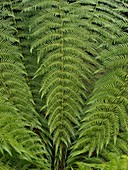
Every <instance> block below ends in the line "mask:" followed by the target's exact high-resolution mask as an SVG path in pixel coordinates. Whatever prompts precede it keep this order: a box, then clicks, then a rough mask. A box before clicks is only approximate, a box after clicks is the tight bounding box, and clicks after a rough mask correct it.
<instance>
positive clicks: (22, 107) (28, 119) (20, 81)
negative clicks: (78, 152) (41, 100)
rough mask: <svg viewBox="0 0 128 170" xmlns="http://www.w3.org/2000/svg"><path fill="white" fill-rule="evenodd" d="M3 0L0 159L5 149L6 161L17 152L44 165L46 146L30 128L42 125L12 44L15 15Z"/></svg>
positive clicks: (45, 162)
mask: <svg viewBox="0 0 128 170" xmlns="http://www.w3.org/2000/svg"><path fill="white" fill-rule="evenodd" d="M4 2H5V3H2V5H1V11H2V13H1V24H0V47H1V51H0V128H1V131H0V155H1V156H2V155H3V156H2V161H3V162H4V161H5V160H6V158H7V156H6V157H5V156H4V155H6V152H7V153H8V154H9V155H10V157H8V159H7V160H8V161H9V160H11V157H12V156H13V155H15V156H16V155H17V158H18V159H19V160H20V159H23V160H27V161H28V165H31V164H33V163H32V160H33V162H36V164H37V166H38V165H40V164H41V166H43V167H45V168H46V169H47V167H48V163H47V160H46V159H45V158H44V155H47V153H46V152H45V146H44V144H43V143H42V142H41V140H40V138H39V137H38V136H37V135H36V133H34V132H33V131H32V129H33V128H39V129H41V124H40V122H39V120H38V118H39V116H38V114H37V113H36V111H35V110H34V107H33V99H32V96H31V92H30V89H29V87H28V86H27V83H26V80H25V76H26V72H25V68H24V66H23V64H22V62H21V58H22V57H23V56H22V55H21V53H19V51H18V48H17V46H16V45H15V44H16V43H19V41H18V40H17V39H16V38H15V36H14V34H15V33H16V29H15V27H14V26H13V25H12V22H13V20H14V19H15V17H14V15H13V12H12V11H11V9H10V8H11V3H10V4H8V3H6V1H4ZM9 5H10V6H9ZM9 14H10V15H9ZM7 160H6V161H7ZM21 162H22V161H21ZM29 162H30V163H29ZM17 164H18V165H16V166H17V168H18V167H19V164H20V163H19V162H18V161H17ZM44 164H46V166H45V165H44ZM3 166H4V165H3ZM14 166H15V165H14ZM28 167H29V166H28ZM19 168H20V167H19ZM19 168H18V169H19Z"/></svg>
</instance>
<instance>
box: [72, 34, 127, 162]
mask: <svg viewBox="0 0 128 170" xmlns="http://www.w3.org/2000/svg"><path fill="white" fill-rule="evenodd" d="M125 39H127V35H125ZM115 42H116V43H117V44H116V45H114V46H111V48H110V49H109V50H108V51H107V50H105V51H104V52H103V53H102V54H101V57H98V58H99V59H101V60H102V61H103V66H102V68H101V69H100V70H99V73H101V71H102V73H104V75H103V76H101V78H100V79H99V80H98V81H97V83H96V85H95V88H94V92H93V94H92V97H91V99H90V101H89V102H88V104H89V105H91V106H90V107H89V109H88V110H87V111H86V113H85V114H86V115H85V118H84V119H83V124H82V126H81V128H80V131H79V133H80V135H79V139H78V142H76V145H75V146H74V148H73V149H74V151H73V152H72V154H71V157H75V156H76V159H77V157H79V155H81V156H80V157H82V154H84V153H86V154H89V156H92V155H93V154H94V153H96V154H97V155H99V153H102V149H103V148H104V147H106V148H107V147H108V148H109V149H110V148H111V149H110V151H112V150H113V149H112V148H113V147H114V146H115V149H117V150H118V152H119V153H120V152H121V153H123V154H124V153H125V154H127V153H128V152H127V151H128V137H127V135H125V138H123V139H122V138H120V134H121V132H128V114H127V111H128V110H127V109H128V48H127V43H126V42H124V43H123V42H122V38H121V39H120V38H118V40H117V41H115ZM97 74H98V72H97ZM121 148H122V149H121ZM115 151H116V150H114V152H115ZM71 159H72V158H71Z"/></svg>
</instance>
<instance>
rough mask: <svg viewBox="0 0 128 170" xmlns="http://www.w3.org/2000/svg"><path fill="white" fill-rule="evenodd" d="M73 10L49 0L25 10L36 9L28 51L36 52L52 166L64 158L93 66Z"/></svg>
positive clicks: (91, 49) (92, 50)
mask: <svg viewBox="0 0 128 170" xmlns="http://www.w3.org/2000/svg"><path fill="white" fill-rule="evenodd" d="M33 3H34V2H33ZM26 4H27V3H26ZM74 7H75V6H73V7H72V5H70V4H69V3H68V2H66V1H55V0H54V1H51V0H50V1H39V3H36V4H33V6H31V4H30V7H28V8H26V9H25V10H26V11H27V10H32V9H33V8H35V9H36V10H37V15H35V16H34V17H33V18H32V21H31V23H30V30H31V34H32V37H35V40H34V41H33V43H32V46H31V52H33V50H35V49H36V51H37V57H38V59H37V61H38V63H39V64H40V67H39V69H38V70H37V72H36V75H35V77H37V76H42V83H41V89H40V92H41V97H42V98H45V99H46V116H47V117H48V125H49V127H50V132H51V134H52V136H53V145H54V146H55V157H57V158H56V159H55V164H56V161H57V160H61V159H62V157H63V158H64V157H65V156H64V155H63V153H64V150H67V148H68V147H69V145H70V144H71V139H72V138H73V136H75V126H77V125H79V118H80V113H81V111H82V106H83V105H84V102H83V99H84V100H85V99H86V96H87V95H86V93H87V91H88V85H89V84H90V80H89V79H91V76H92V71H93V70H94V68H93V67H92V66H93V65H96V62H95V60H94V59H93V58H92V57H90V55H89V54H88V53H90V54H92V55H94V54H96V49H95V44H94V43H93V42H91V41H88V35H87V32H86V30H85V29H84V28H82V27H81V28H80V29H79V25H78V20H79V18H78V17H77V15H76V16H75V15H74V14H73V8H74ZM35 13H36V12H35ZM92 44H93V47H92ZM43 108H44V106H43ZM65 153H66V152H65ZM62 155H63V156H62Z"/></svg>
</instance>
